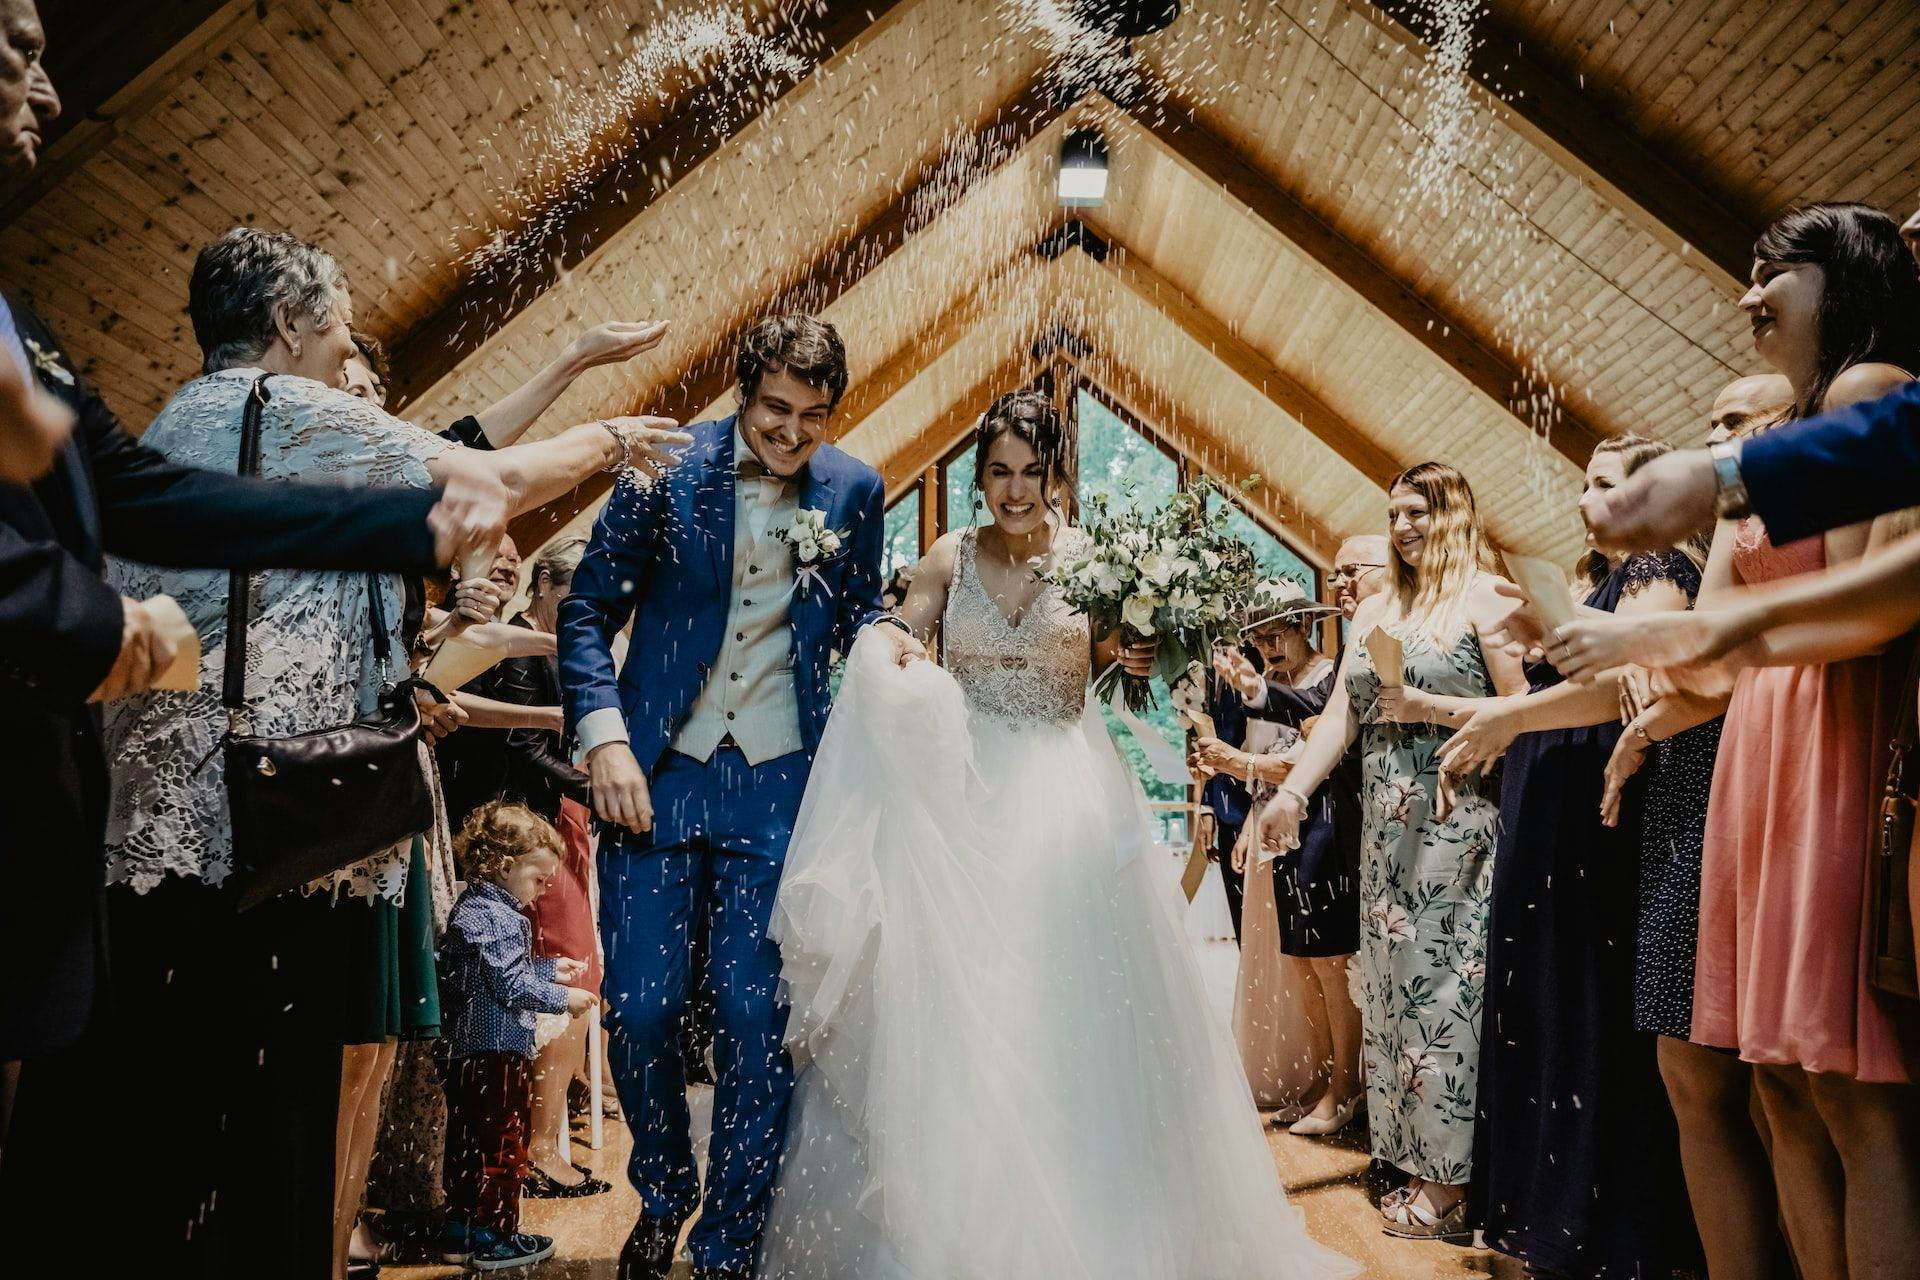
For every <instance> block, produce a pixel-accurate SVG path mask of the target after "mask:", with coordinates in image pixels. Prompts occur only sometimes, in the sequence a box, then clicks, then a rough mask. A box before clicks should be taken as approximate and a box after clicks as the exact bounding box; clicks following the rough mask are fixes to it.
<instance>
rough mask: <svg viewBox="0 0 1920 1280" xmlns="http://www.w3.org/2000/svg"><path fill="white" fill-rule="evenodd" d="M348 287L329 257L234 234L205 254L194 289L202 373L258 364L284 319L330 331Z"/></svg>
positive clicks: (191, 300)
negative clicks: (328, 327) (330, 319)
mask: <svg viewBox="0 0 1920 1280" xmlns="http://www.w3.org/2000/svg"><path fill="white" fill-rule="evenodd" d="M346 288H347V274H346V272H344V271H342V270H341V269H340V264H339V263H337V262H335V261H334V260H333V257H332V255H331V254H329V253H327V252H326V251H325V250H323V249H318V248H315V247H314V246H313V245H310V244H308V243H307V242H306V241H305V240H302V239H300V238H299V237H297V236H290V235H287V234H286V233H284V232H278V231H261V230H259V229H257V228H254V227H235V228H234V229H233V230H231V231H229V232H227V234H225V235H223V236H221V237H220V238H219V239H218V240H215V241H214V242H213V243H212V244H210V245H208V246H207V247H206V248H204V249H202V250H201V251H200V257H199V258H198V259H197V260H196V261H195V262H194V264H193V279H192V281H191V282H190V283H189V284H188V286H187V314H188V316H190V317H191V318H192V320H193V336H194V338H195V339H196V340H198V342H199V343H200V352H201V368H202V369H203V370H204V371H205V372H207V373H217V372H219V371H220V370H222V369H232V368H236V367H238V366H242V365H249V364H253V363H255V362H256V361H258V360H259V359H260V357H261V356H263V355H265V354H266V352H267V348H269V347H271V346H272V345H273V340H274V338H275V337H276V336H277V334H278V332H279V331H278V330H277V329H276V328H275V324H276V322H278V321H279V320H280V319H281V318H282V317H287V318H289V319H293V318H304V319H306V320H307V321H309V322H310V323H312V324H314V325H316V326H320V325H324V324H326V322H327V318H328V317H329V316H330V315H332V314H333V310H334V307H335V305H336V304H337V303H338V302H339V299H340V295H341V294H343V293H345V292H346Z"/></svg>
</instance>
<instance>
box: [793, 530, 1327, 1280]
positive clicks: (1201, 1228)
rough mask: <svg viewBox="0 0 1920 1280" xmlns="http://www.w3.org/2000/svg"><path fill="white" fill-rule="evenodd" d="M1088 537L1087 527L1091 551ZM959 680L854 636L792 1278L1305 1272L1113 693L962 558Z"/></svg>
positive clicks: (797, 1110) (801, 1096) (1320, 1258)
mask: <svg viewBox="0 0 1920 1280" xmlns="http://www.w3.org/2000/svg"><path fill="white" fill-rule="evenodd" d="M1069 536H1071V537H1078V536H1079V535H1069ZM944 636H945V643H946V651H947V654H946V657H947V663H948V665H949V667H950V668H951V671H952V674H951V675H949V674H948V672H947V671H946V670H942V669H941V668H940V667H937V666H935V665H934V664H932V663H929V662H916V663H913V664H911V665H909V666H908V667H907V668H905V669H904V670H902V669H900V668H897V667H895V666H894V665H893V664H892V663H891V661H890V660H889V657H888V654H887V652H886V646H884V645H881V644H880V643H878V642H876V641H870V640H862V641H860V642H859V643H856V644H855V645H854V648H853V652H852V654H851V655H850V656H849V660H848V665H847V671H846V678H845V681H844V683H843V686H842V689H841V692H840V694H839V698H838V700H837V702H836V704H835V707H834V711H833V716H832V718H831V720H830V721H829V723H828V725H827V730H826V734H825V738H824V740H823V741H822V743H821V746H820V752H819V756H818V759H817V761H816V763H815V766H814V770H813V776H812V781H811V784H810V785H809V787H808V789H807V795H806V800H805V803H804V804H803V806H802V808H801V811H800V817H799V821H798V823H797V825H796V827H795V831H794V837H793V843H792V846H791V848H790V851H789V853H788V856H787V864H786V870H785V874H784V877H783V879H782V881H781V885H780V890H779V897H778V900H777V902H776V904H775V907H774V912H773V924H772V933H773V936H774V938H775V940H776V941H777V942H778V943H779V944H780V949H781V954H782V958H783V974H782V989H783V995H784V996H785V997H786V998H787V999H788V1000H789V1001H790V1003H791V1007H792V1008H791V1021H790V1023H789V1025H788V1030H787V1043H788V1046H789V1048H790V1049H791V1050H792V1052H793V1056H794V1060H795V1064H796V1068H797V1072H798V1076H797V1080H796V1083H795V1092H794V1096H793V1109H792V1113H791V1116H790V1120H789V1126H788V1136H787V1146H786V1152H785V1155H784V1157H783V1161H782V1165H781V1169H780V1173H779V1177H778V1181H777V1184H776V1189H775V1193H774V1199H773V1206H772V1210H771V1213H770V1216H769V1221H768V1226H767V1231H766V1235H765V1243H764V1247H763V1252H762V1259H761V1266H760V1275H761V1276H762V1277H765V1278H767V1280H1255V1278H1256V1277H1258V1278H1259V1280H1295V1278H1299V1280H1307V1278H1309V1277H1314V1278H1318V1277H1336V1276H1351V1275H1353V1274H1355V1273H1356V1271H1357V1270H1358V1269H1357V1268H1356V1267H1354V1266H1353V1265H1352V1264H1350V1263H1348V1262H1347V1261H1346V1260H1345V1259H1343V1258H1341V1257H1339V1256H1338V1255H1336V1254H1333V1253H1331V1252H1330V1251H1328V1250H1326V1249H1324V1248H1322V1247H1321V1246H1320V1245H1318V1244H1316V1243H1315V1242H1314V1241H1312V1240H1311V1239H1310V1238H1309V1237H1308V1235H1307V1233H1306V1230H1305V1226H1304V1223H1303V1220H1302V1215H1301V1213H1300V1211H1299V1210H1298V1209H1297V1208H1295V1207H1294V1206H1292V1205H1291V1204H1289V1203H1288V1202H1287V1199H1286V1194H1285V1192H1284V1191H1283V1189H1282V1188H1281V1185H1280V1181H1279V1178H1278V1175H1277V1173H1276V1171H1275V1169H1274V1164H1273V1159H1272V1157H1271V1155H1270V1154H1269V1152H1268V1148H1267V1143H1266V1139H1265V1136H1264V1134H1263V1131H1262V1128H1261V1123H1260V1119H1259V1116H1258V1113H1257V1112H1256V1111H1255V1110H1254V1105H1253V1100H1252V1097H1251V1095H1250V1094H1249V1092H1248V1089H1247V1083H1246V1077H1245V1075H1244V1073H1243V1072H1242V1071H1241V1068H1240V1062H1239V1058H1238V1056H1237V1054H1236V1053H1235V1051H1234V1048H1233V1045H1232V1043H1231V1042H1230V1041H1229V1039H1228V1038H1227V1036H1226V1034H1225V1032H1224V1030H1223V1029H1222V1028H1221V1027H1219V1026H1218V1025H1217V1024H1216V1021H1215V1019H1214V1016H1213V1014H1212V1013H1211V1011H1210V1010H1209V1008H1208V1004H1207V999H1206V996H1205V993H1204V992H1203V990H1202V987H1201V980H1200V975H1199V971H1198V969H1197V967H1196V965H1195V963H1194V961H1193V958H1192V956H1191V954H1190V952H1189V951H1188V944H1187V941H1186V939H1185V936H1184V934H1183V931H1182V929H1181V925H1180V920H1179V915H1178V905H1177V895H1176V894H1175V892H1174V889H1173V886H1172V885H1171V884H1166V883H1163V882H1162V880H1161V879H1160V877H1158V876H1156V875H1155V873H1154V870H1153V867H1152V865H1151V861H1150V858H1149V857H1143V856H1140V855H1141V854H1142V853H1143V852H1145V851H1146V850H1147V849H1148V843H1149V837H1148V834H1147V825H1146V822H1147V818H1146V811H1145V809H1144V806H1143V802H1142V799H1141V796H1140V792H1139V789H1138V787H1137V785H1136V784H1135V783H1134V782H1133V779H1132V777H1131V775H1130V774H1128V773H1127V771H1126V769H1125V766H1124V764H1123V763H1122V761H1121V759H1120V756H1119V753H1118V752H1117V751H1116V750H1115V748H1114V745H1113V743H1112V741H1111V739H1110V738H1109V737H1108V735H1107V733H1106V730H1105V727H1104V726H1103V724H1102V723H1101V721H1100V718H1099V716H1098V714H1097V712H1096V711H1095V710H1093V709H1092V708H1090V707H1089V706H1088V702H1087V694H1086V689H1087V676H1088V662H1089V653H1088V649H1089V646H1088V638H1087V626H1086V621H1085V619H1084V618H1081V617H1080V616H1078V615H1076V614H1074V613H1072V612H1071V611H1070V610H1069V609H1067V608H1066V606H1065V605H1064V604H1063V603H1062V602H1061V601H1060V600H1059V598H1058V596H1057V595H1056V593H1055V592H1054V591H1053V590H1052V589H1051V588H1048V589H1046V590H1043V591H1042V593H1041V594H1040V597H1039V598H1038V599H1037V600H1036V601H1035V602H1034V603H1033V605H1032V606H1031V607H1030V608H1029V609H1028V611H1027V614H1026V616H1025V617H1024V618H1023V619H1022V620H1021V621H1020V623H1019V624H1018V625H1017V626H1016V625H1014V624H1012V623H1010V622H1009V621H1008V620H1007V619H1006V618H1005V617H1004V616H1003V615H1002V614H1001V612H1000V610H999V607H998V606H997V605H996V604H995V603H994V602H993V600H992V599H991V598H990V597H988V596H987V594H986V593H985V592H984V591H983V590H982V589H981V587H980V585H979V579H978V577H977V576H976V574H975V572H974V567H973V542H972V539H971V538H968V539H967V540H966V541H965V542H963V544H962V548H961V552H960V556H959V563H958V567H957V569H956V572H955V580H954V583H953V586H952V589H951V591H950V593H949V603H948V606H947V612H946V618H945V622H944Z"/></svg>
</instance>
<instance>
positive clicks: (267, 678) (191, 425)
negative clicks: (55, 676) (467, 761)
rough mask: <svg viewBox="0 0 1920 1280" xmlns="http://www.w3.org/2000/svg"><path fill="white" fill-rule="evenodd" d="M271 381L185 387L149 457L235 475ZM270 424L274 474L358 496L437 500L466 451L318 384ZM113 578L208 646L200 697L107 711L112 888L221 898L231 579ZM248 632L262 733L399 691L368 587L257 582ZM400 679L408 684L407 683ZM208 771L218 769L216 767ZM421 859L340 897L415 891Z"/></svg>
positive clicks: (342, 877) (289, 400) (271, 391)
mask: <svg viewBox="0 0 1920 1280" xmlns="http://www.w3.org/2000/svg"><path fill="white" fill-rule="evenodd" d="M259 373H260V371H259V370H257V369H225V370H222V371H220V372H219V373H214V374H210V375H208V376H206V377H204V378H197V379H195V380H194V381H192V382H189V383H188V384H187V385H186V386H184V387H182V388H181V389H180V391H179V392H178V393H177V394H176V395H175V396H174V397H173V399H172V400H171V401H169V402H168V404H167V406H166V408H164V409H162V410H161V411H160V415H159V416H158V417H157V418H155V419H154V420H153V425H152V426H150V427H149V428H147V432H146V435H145V436H144V437H143V438H142V439H143V443H145V444H147V445H148V446H150V447H151V448H154V449H157V450H159V451H160V452H161V453H163V454H165V455H166V456H167V457H169V458H171V459H173V460H174V461H175V462H181V463H186V464H188V465H190V466H198V467H206V468H208V469H209V470H214V471H225V472H231V471H232V470H233V469H234V466H235V463H236V461H237V460H238V457H239V450H240V419H241V413H242V410H243V408H244V406H245V403H246V397H247V392H248V390H249V388H251V387H252V385H253V382H254V379H255V378H257V377H258V376H259ZM267 391H268V395H269V397H270V399H269V401H268V403H267V408H266V413H265V415H264V416H263V418H262V422H261V447H260V474H261V475H262V476H264V477H266V478H268V479H271V480H304V481H308V482H312V483H320V484H343V485H353V486H356V487H362V488H364V487H369V486H373V487H412V488H425V487H426V486H427V485H428V484H429V483H430V481H429V478H428V475H427V465H426V464H427V461H428V460H429V459H431V458H434V457H437V456H438V455H439V454H441V453H443V452H444V451H446V450H447V449H450V448H453V447H454V446H453V445H450V444H449V443H447V442H446V441H445V440H442V439H440V438H439V437H437V436H435V435H433V434H432V433H430V432H427V431H423V430H421V429H420V428H418V427H415V426H413V425H411V424H409V423H406V422H403V421H401V420H400V419H398V418H394V417H391V416H389V415H388V414H385V413H382V412H381V411H380V410H378V409H376V408H374V407H373V406H372V405H370V404H368V403H367V402H366V401H364V400H360V399H357V398H355V397H354V396H350V395H348V394H347V393H346V392H344V391H337V390H335V389H333V388H332V387H327V386H322V385H321V384H320V383H318V382H313V381H310V380H308V379H306V378H296V377H290V376H289V377H276V378H274V379H272V380H271V381H270V382H268V384H267ZM108 577H109V579H110V581H111V582H112V583H113V586H114V588H115V589H116V590H118V591H119V592H120V593H121V594H123V595H128V596H133V597H135V598H138V599H144V598H146V597H148V596H151V595H155V594H157V593H159V592H165V593H167V594H168V595H171V596H172V597H174V598H175V599H176V600H178V601H179V602H180V606H181V608H183V609H184V610H186V614H187V618H188V620H189V621H191V622H192V623H193V625H194V628H195V630H197V631H198V632H199V633H200V647H201V659H200V687H199V688H198V689H196V690H194V691H193V692H191V693H150V694H146V695H143V696H141V697H136V698H128V699H125V700H123V701H120V702H116V703H113V704H112V705H111V706H109V707H108V708H107V713H106V736H107V749H108V756H109V758H110V759H112V760H113V762H114V775H113V795H112V804H111V810H110V814H109V819H108V829H107V876H108V879H109V880H110V881H113V882H125V883H128V884H130V885H132V886H133V888H134V889H136V890H138V891H140V892H143V893H144V892H145V891H147V890H148V889H150V888H152V887H153V886H154V885H156V884H158V883H159V882H160V881H161V879H162V878H163V877H165V876H167V875H170V874H171V875H181V876H190V877H193V878H196V879H201V880H205V881H207V882H208V883H212V884H218V883H219V882H220V881H222V880H224V879H225V878H226V877H227V874H228V872H230V871H231V870H232V866H233V829H232V824H231V820H230V818H229V816H228V813H227V794H226V777H225V771H224V767H223V762H222V760H221V758H220V753H219V752H218V751H217V750H216V747H217V746H218V744H219V742H220V738H221V735H222V734H223V733H224V732H225V731H226V727H227V717H226V712H225V711H224V709H223V708H222V707H221V705H220V683H221V675H222V668H223V664H224V663H225V660H226V658H225V655H226V630H227V619H226V608H227V574H226V573H225V572H224V571H221V570H208V569H160V568H154V567H151V566H148V565H143V564H137V563H135V562H133V561H130V560H122V559H117V558H116V559H114V560H113V561H112V562H111V564H110V565H109V570H108ZM379 583H380V588H381V591H382V593H383V603H384V607H385V614H386V618H387V622H388V626H389V628H390V631H391V635H390V639H391V643H392V646H393V650H392V651H393V653H394V655H395V661H396V662H399V661H404V659H403V658H402V657H401V655H404V654H405V652H406V647H405V646H404V645H403V644H401V642H400V638H399V626H400V614H401V606H402V598H401V582H400V579H399V577H398V576H397V575H393V574H387V575H383V576H382V577H381V578H380V579H379ZM252 588H253V620H252V624H251V626H250V627H249V629H248V644H247V674H246V704H247V728H248V729H249V730H250V731H251V732H254V733H262V734H275V735H281V734H293V733H303V732H306V731H307V730H310V729H319V728H324V727H326V726H327V725H331V724H340V723H342V722H344V721H347V720H352V719H354V718H355V717H356V716H359V715H362V714H364V713H365V712H367V711H369V710H371V709H372V707H373V703H374V699H375V698H376V697H377V696H378V693H379V689H380V686H381V684H382V683H383V678H382V673H381V672H380V671H379V670H378V664H377V663H376V662H375V660H374V657H373V627H372V619H371V617H370V614H369V610H368V607H367V577H366V575H365V574H362V573H332V572H318V571H312V570H303V571H297V572H296V571H291V570H274V571H270V572H266V573H256V574H254V575H253V576H252ZM390 674H391V678H393V679H398V678H400V677H401V676H404V675H405V674H406V672H405V671H404V670H396V671H394V672H392V673H390ZM202 760H205V761H206V763H205V765H204V766H202V765H201V761H202ZM408 852H409V849H408V846H407V845H405V844H401V845H398V846H396V847H395V848H394V849H392V850H389V851H387V852H386V853H383V854H379V855H376V856H374V857H373V858H369V859H367V860H366V861H364V862H361V863H357V864H355V865H354V866H352V867H350V868H348V869H346V870H345V871H342V872H340V873H339V874H338V875H337V876H336V877H335V878H334V884H335V886H336V887H339V888H342V889H343V890H344V891H345V892H348V893H352V894H355V895H357V896H361V897H372V896H375V895H378V896H382V897H388V898H397V897H399V896H400V895H401V894H402V893H403V891H404V889H405V887H406V875H407V860H408Z"/></svg>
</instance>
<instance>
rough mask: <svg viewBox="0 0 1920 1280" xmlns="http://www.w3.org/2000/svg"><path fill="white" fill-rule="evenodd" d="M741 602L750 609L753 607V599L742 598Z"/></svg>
mask: <svg viewBox="0 0 1920 1280" xmlns="http://www.w3.org/2000/svg"><path fill="white" fill-rule="evenodd" d="M740 603H741V604H743V605H745V606H746V607H747V608H749V609H751V608H753V601H751V600H742V601H741V602H740Z"/></svg>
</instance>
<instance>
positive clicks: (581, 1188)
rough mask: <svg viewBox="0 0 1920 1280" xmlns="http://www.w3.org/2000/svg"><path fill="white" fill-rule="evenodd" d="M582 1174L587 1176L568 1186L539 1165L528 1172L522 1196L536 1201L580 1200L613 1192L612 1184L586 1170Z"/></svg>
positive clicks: (576, 1166) (521, 1188)
mask: <svg viewBox="0 0 1920 1280" xmlns="http://www.w3.org/2000/svg"><path fill="white" fill-rule="evenodd" d="M574 1168H576V1169H579V1168H580V1166H578V1165H575V1166H574ZM580 1172H581V1173H582V1174H584V1175H585V1176H584V1177H582V1178H581V1180H580V1181H578V1182H576V1183H574V1184H573V1185H572V1186H568V1185H567V1184H566V1183H564V1182H560V1181H557V1180H556V1179H554V1178H553V1177H552V1176H551V1175H549V1174H548V1173H547V1171H546V1170H545V1169H542V1168H541V1167H540V1166H539V1165H534V1166H532V1167H531V1168H529V1169H528V1170H527V1177H526V1181H524V1182H523V1183H521V1184H520V1194H521V1195H523V1196H527V1197H529V1198H531V1199H534V1200H579V1199H582V1198H584V1197H586V1196H597V1195H604V1194H606V1193H607V1192H609V1191H611V1190H613V1185H612V1184H611V1183H608V1182H604V1181H602V1180H601V1179H599V1178H596V1177H594V1176H593V1175H592V1174H590V1173H587V1171H586V1170H585V1169H581V1170H580Z"/></svg>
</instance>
